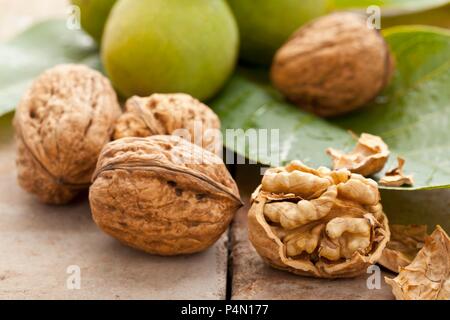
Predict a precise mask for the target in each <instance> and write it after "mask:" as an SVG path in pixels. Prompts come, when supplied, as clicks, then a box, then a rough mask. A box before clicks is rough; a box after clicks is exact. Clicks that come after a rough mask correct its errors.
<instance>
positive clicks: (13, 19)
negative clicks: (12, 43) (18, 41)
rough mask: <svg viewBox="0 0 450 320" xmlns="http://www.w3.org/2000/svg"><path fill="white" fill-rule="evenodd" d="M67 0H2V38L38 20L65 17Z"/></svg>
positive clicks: (0, 28)
mask: <svg viewBox="0 0 450 320" xmlns="http://www.w3.org/2000/svg"><path fill="white" fill-rule="evenodd" d="M67 5H68V1H65V0H14V1H12V0H0V8H2V10H0V39H1V40H7V39H9V38H11V37H12V36H13V35H14V34H16V33H17V32H20V31H22V30H24V29H26V28H27V27H29V26H30V25H31V24H33V23H34V22H36V21H39V20H44V19H47V18H52V17H64V16H65V14H66V13H67V10H68V9H67Z"/></svg>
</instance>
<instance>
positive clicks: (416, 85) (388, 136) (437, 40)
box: [212, 27, 450, 190]
mask: <svg viewBox="0 0 450 320" xmlns="http://www.w3.org/2000/svg"><path fill="white" fill-rule="evenodd" d="M385 35H386V39H387V41H388V43H389V44H390V46H391V48H392V51H393V54H394V55H395V57H396V60H397V72H396V75H395V77H394V79H393V81H392V83H391V85H390V86H389V87H388V88H387V89H386V90H385V92H383V93H382V94H381V95H380V96H379V97H378V98H377V99H376V100H375V102H374V103H372V104H371V105H369V106H367V107H365V108H363V109H362V110H359V111H357V112H354V113H352V114H349V115H347V116H345V117H341V118H338V119H334V120H324V119H321V118H318V117H316V116H313V115H310V114H308V113H306V112H303V111H301V110H299V109H298V108H297V107H295V106H293V105H290V104H289V103H286V102H285V101H284V100H283V99H282V98H281V97H280V96H279V94H278V93H277V92H276V91H275V90H274V89H273V88H272V87H271V86H270V84H269V82H268V80H267V76H261V71H258V72H254V71H249V70H244V71H242V70H241V71H240V72H238V73H237V74H236V75H235V76H234V77H233V79H232V80H231V81H230V83H229V84H228V86H227V87H226V88H225V90H224V91H223V93H222V94H221V95H220V96H219V97H218V98H217V99H215V100H214V101H213V102H212V105H213V107H214V109H215V111H216V112H217V113H218V114H219V116H220V118H221V120H222V125H223V128H225V129H227V128H232V129H238V128H241V129H243V130H248V129H252V128H254V129H279V130H280V143H279V144H277V143H276V141H275V142H274V143H270V148H272V151H273V154H274V155H275V156H279V157H280V159H281V163H286V162H289V161H291V160H294V159H300V160H302V161H304V162H305V163H306V164H309V165H311V166H314V167H317V166H320V165H326V166H330V165H331V161H330V159H329V158H328V157H327V156H326V155H325V149H326V148H328V147H334V148H340V149H344V150H350V149H351V148H352V147H353V145H354V144H355V142H354V141H353V140H352V138H351V137H350V135H349V134H348V133H347V130H348V129H350V130H352V131H354V132H356V133H361V132H368V133H372V134H376V135H379V136H381V137H382V138H383V139H384V140H385V141H386V143H388V145H389V147H390V149H391V151H392V155H391V157H390V161H389V163H388V164H387V165H386V168H385V169H389V168H390V167H391V166H392V165H394V164H395V161H396V156H397V155H400V156H402V157H404V158H405V159H406V166H405V171H406V172H407V173H414V178H415V181H416V183H415V185H414V187H412V188H400V189H401V190H406V189H407V190H417V189H433V188H448V187H450V142H449V141H450V139H449V138H450V128H449V123H450V90H448V88H449V87H448V86H449V83H450V32H449V31H447V30H443V29H438V28H431V27H397V28H393V29H389V30H387V31H386V32H385ZM247 133H248V132H247ZM237 136H238V138H239V139H244V137H245V132H241V133H238V134H237ZM225 137H226V136H225ZM239 139H238V143H236V141H234V139H230V138H227V137H226V138H225V145H226V146H227V147H228V148H229V149H231V150H234V151H236V152H237V153H238V154H240V155H243V156H246V157H248V158H249V159H251V160H253V161H258V162H260V163H263V164H269V165H270V164H271V163H272V164H276V163H274V162H273V161H271V158H270V157H269V156H267V155H266V151H267V149H268V148H261V147H255V146H250V147H249V144H248V143H244V142H243V141H244V140H240V141H239ZM381 174H383V173H381ZM389 189H394V188H389Z"/></svg>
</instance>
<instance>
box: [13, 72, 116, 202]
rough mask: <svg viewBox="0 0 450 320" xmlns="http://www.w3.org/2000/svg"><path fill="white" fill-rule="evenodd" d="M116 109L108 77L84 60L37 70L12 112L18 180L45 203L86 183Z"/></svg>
mask: <svg viewBox="0 0 450 320" xmlns="http://www.w3.org/2000/svg"><path fill="white" fill-rule="evenodd" d="M120 113H121V111H120V106H119V103H118V101H117V97H116V93H115V92H114V90H113V88H112V86H111V84H110V82H109V80H108V79H107V78H105V77H104V76H103V75H102V74H100V73H99V72H97V71H95V70H92V69H89V68H88V67H86V66H83V65H59V66H56V67H54V68H52V69H49V70H47V71H45V72H44V73H43V74H42V75H41V76H39V77H38V78H37V79H36V80H35V81H34V83H33V84H32V85H31V88H30V89H29V90H28V91H27V93H26V94H25V95H24V97H23V98H22V100H21V102H20V104H19V106H18V108H17V111H16V114H15V118H14V127H15V131H16V136H17V148H18V151H17V160H16V162H17V171H18V180H19V184H20V185H21V186H22V188H24V189H25V190H27V191H28V192H31V193H33V194H35V195H36V196H37V197H38V199H39V200H40V201H42V202H44V203H49V204H64V203H67V202H69V201H70V200H71V199H72V198H73V197H75V195H76V194H77V193H78V192H79V191H80V190H82V189H87V188H89V185H90V181H91V176H92V173H93V172H94V170H95V164H96V161H97V157H98V155H99V153H100V151H101V149H102V148H103V146H104V145H105V144H106V143H108V142H109V141H110V138H111V134H112V130H113V126H114V122H115V120H116V119H117V117H119V115H120Z"/></svg>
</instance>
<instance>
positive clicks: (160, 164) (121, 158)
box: [89, 135, 242, 255]
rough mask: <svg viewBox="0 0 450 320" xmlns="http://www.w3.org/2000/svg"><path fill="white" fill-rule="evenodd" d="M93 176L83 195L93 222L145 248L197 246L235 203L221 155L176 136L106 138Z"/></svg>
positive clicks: (171, 251)
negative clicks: (109, 140)
mask: <svg viewBox="0 0 450 320" xmlns="http://www.w3.org/2000/svg"><path fill="white" fill-rule="evenodd" d="M93 179H94V181H93V184H92V186H91V189H90V194H89V199H90V204H91V209H92V215H93V218H94V221H95V222H96V223H97V225H98V226H99V227H100V228H101V229H102V230H103V231H105V232H106V233H108V234H109V235H111V236H113V237H115V238H116V239H118V240H120V241H121V242H122V243H124V244H127V245H129V246H131V247H134V248H137V249H140V250H143V251H146V252H148V253H152V254H159V255H177V254H189V253H194V252H199V251H202V250H205V249H206V248H208V247H209V246H211V245H212V244H213V243H214V242H216V241H217V239H218V238H219V237H220V236H221V235H222V233H223V232H224V231H225V230H226V229H227V227H228V225H229V224H230V222H231V220H232V218H233V216H234V214H235V212H236V211H237V209H238V208H240V207H241V205H242V203H241V200H240V196H239V191H238V188H237V186H236V183H235V182H234V180H233V179H232V177H231V176H230V174H229V173H228V171H227V169H226V167H225V165H224V163H223V162H222V160H221V159H220V158H219V157H218V156H216V155H215V154H213V153H210V152H208V151H206V150H204V149H202V148H200V147H199V146H197V145H195V144H192V143H190V142H188V141H186V140H184V139H182V138H180V137H177V136H167V135H163V136H151V137H147V138H123V139H119V140H116V141H114V142H111V143H109V144H107V145H106V146H105V148H104V149H103V151H102V153H101V155H100V157H99V160H98V164H97V170H96V172H95V174H94V178H93Z"/></svg>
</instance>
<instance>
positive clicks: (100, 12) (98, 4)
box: [72, 0, 117, 43]
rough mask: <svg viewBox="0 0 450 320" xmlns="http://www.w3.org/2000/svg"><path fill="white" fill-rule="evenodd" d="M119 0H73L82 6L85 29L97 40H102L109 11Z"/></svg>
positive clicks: (81, 11)
mask: <svg viewBox="0 0 450 320" xmlns="http://www.w3.org/2000/svg"><path fill="white" fill-rule="evenodd" d="M116 1H117V0H72V3H73V4H74V5H76V6H78V7H79V8H80V14H81V15H80V20H81V26H82V27H83V29H84V30H85V31H86V32H87V33H88V34H89V35H91V36H92V38H94V39H95V41H97V42H99V43H100V42H101V39H102V35H103V29H104V27H105V23H106V20H107V19H108V16H109V13H110V11H111V9H112V7H113V6H114V4H115V3H116Z"/></svg>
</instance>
